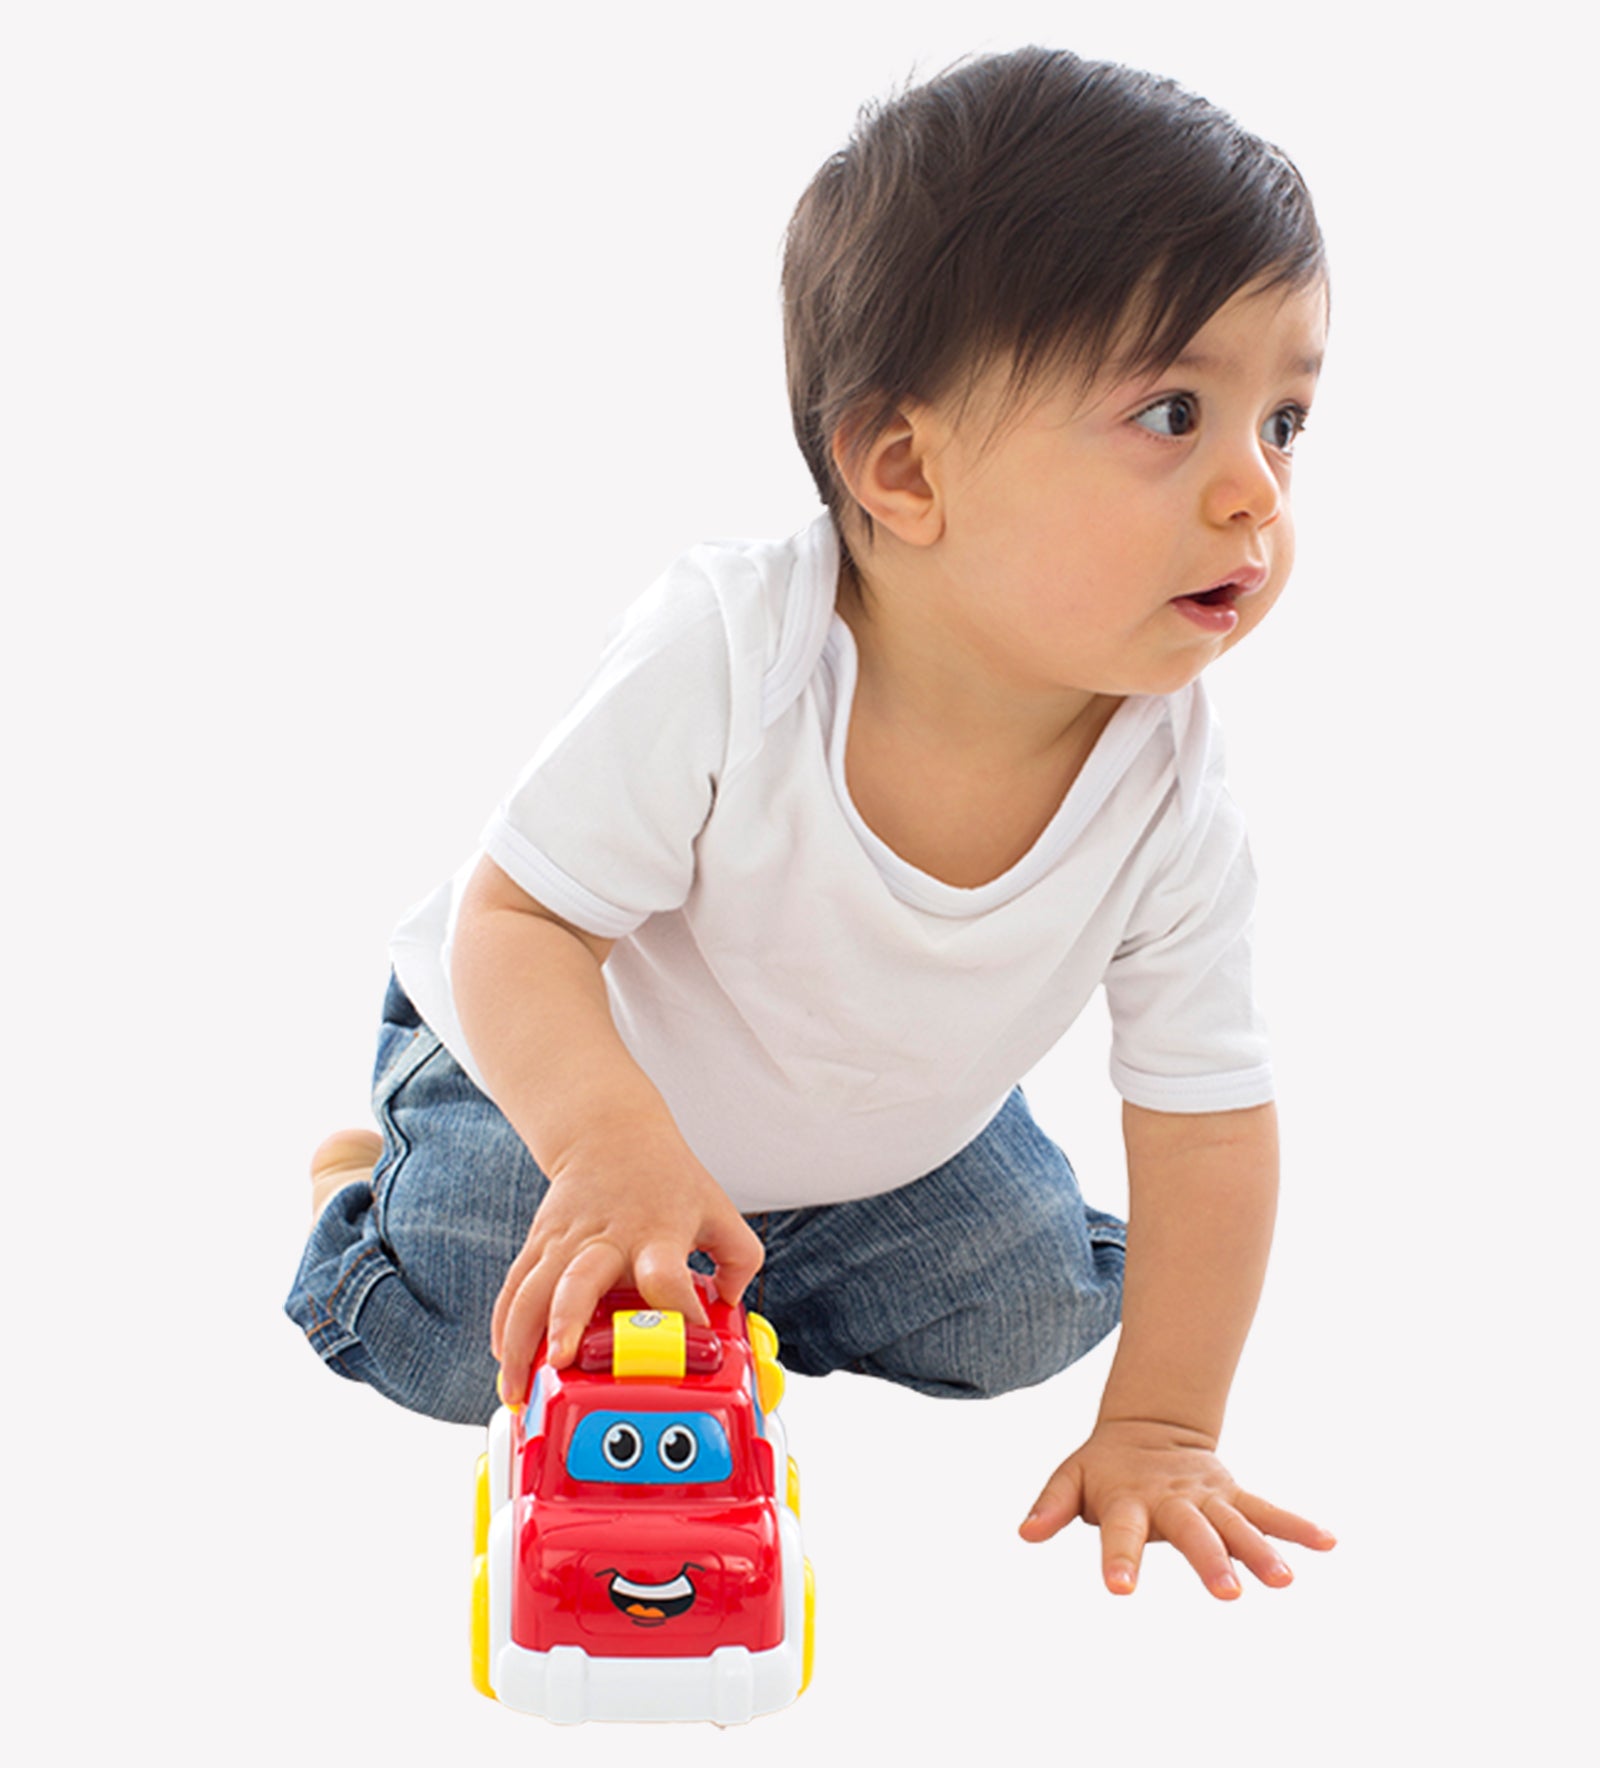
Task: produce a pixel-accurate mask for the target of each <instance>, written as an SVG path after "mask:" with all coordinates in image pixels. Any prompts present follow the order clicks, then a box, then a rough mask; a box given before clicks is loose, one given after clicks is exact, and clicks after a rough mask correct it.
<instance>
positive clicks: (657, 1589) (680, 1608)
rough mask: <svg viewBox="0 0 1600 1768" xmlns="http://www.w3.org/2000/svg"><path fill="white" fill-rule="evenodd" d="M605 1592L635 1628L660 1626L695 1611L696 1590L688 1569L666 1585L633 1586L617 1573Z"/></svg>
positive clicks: (613, 1575)
mask: <svg viewBox="0 0 1600 1768" xmlns="http://www.w3.org/2000/svg"><path fill="white" fill-rule="evenodd" d="M696 1569H698V1568H696ZM607 1589H608V1590H609V1592H610V1595H611V1600H612V1603H613V1604H614V1605H615V1606H616V1607H617V1608H619V1609H620V1610H621V1611H622V1612H623V1614H625V1615H626V1616H627V1617H628V1619H629V1620H630V1621H632V1622H633V1624H634V1625H635V1626H636V1627H659V1626H662V1625H663V1624H664V1623H665V1622H667V1621H670V1620H673V1619H674V1618H675V1617H677V1616H678V1615H681V1614H687V1613H688V1611H689V1610H690V1609H691V1608H693V1607H694V1597H695V1589H694V1585H693V1584H692V1583H691V1582H690V1581H689V1568H688V1566H685V1567H684V1568H683V1570H682V1571H681V1572H679V1573H678V1575H677V1577H675V1578H673V1579H671V1580H670V1581H669V1582H668V1583H665V1584H635V1583H634V1582H633V1581H632V1580H631V1579H629V1578H625V1577H623V1576H622V1575H621V1573H620V1572H613V1573H612V1574H611V1582H610V1584H609V1585H608V1586H607Z"/></svg>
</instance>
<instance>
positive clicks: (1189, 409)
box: [1133, 393, 1200, 436]
mask: <svg viewBox="0 0 1600 1768" xmlns="http://www.w3.org/2000/svg"><path fill="white" fill-rule="evenodd" d="M1133 421H1134V422H1135V423H1136V424H1138V425H1139V427H1140V428H1141V429H1144V430H1148V431H1149V432H1150V433H1151V435H1153V436H1189V435H1192V434H1193V433H1194V431H1195V428H1196V426H1197V425H1198V424H1199V422H1200V404H1199V401H1198V400H1197V399H1195V398H1194V396H1193V395H1192V394H1189V393H1169V394H1168V395H1167V396H1166V398H1165V399H1158V400H1157V401H1156V402H1155V404H1154V405H1147V406H1146V407H1145V408H1144V410H1143V411H1140V412H1135V414H1134V419H1133Z"/></svg>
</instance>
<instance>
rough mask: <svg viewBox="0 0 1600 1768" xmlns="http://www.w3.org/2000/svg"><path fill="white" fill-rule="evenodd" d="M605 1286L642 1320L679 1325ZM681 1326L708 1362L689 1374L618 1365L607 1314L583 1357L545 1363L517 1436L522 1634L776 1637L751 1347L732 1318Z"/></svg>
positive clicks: (720, 1639) (698, 1647)
mask: <svg viewBox="0 0 1600 1768" xmlns="http://www.w3.org/2000/svg"><path fill="white" fill-rule="evenodd" d="M610 1299H611V1301H612V1302H613V1303H620V1304H621V1305H620V1306H619V1307H617V1308H615V1310H614V1311H616V1312H619V1313H622V1314H623V1315H624V1316H625V1319H626V1322H627V1325H628V1326H629V1327H631V1329H632V1330H633V1331H634V1332H637V1333H640V1334H641V1335H643V1334H650V1333H659V1332H662V1331H669V1332H670V1331H672V1330H673V1328H672V1326H671V1325H670V1324H669V1323H668V1322H664V1321H663V1320H662V1317H661V1316H660V1315H657V1314H655V1313H653V1312H652V1311H651V1310H649V1309H647V1308H644V1307H643V1306H642V1304H641V1305H639V1306H635V1307H632V1308H631V1310H630V1308H629V1302H630V1300H631V1299H632V1298H628V1297H621V1296H616V1295H613V1297H612V1298H610ZM678 1330H681V1331H682V1332H683V1338H684V1347H683V1348H684V1351H685V1359H684V1360H685V1363H686V1364H687V1363H688V1362H689V1361H690V1360H691V1359H690V1357H689V1355H688V1353H689V1352H691V1351H692V1352H694V1353H695V1355H694V1357H693V1361H695V1362H697V1363H698V1364H699V1365H700V1367H699V1369H698V1370H696V1371H691V1370H689V1369H688V1368H686V1370H685V1373H684V1374H683V1375H682V1376H681V1377H673V1376H671V1375H665V1376H663V1375H650V1374H636V1375H631V1376H629V1375H622V1376H616V1375H613V1374H612V1372H611V1367H610V1365H611V1363H612V1361H613V1359H614V1345H613V1342H611V1341H610V1335H609V1334H608V1333H607V1332H606V1330H605V1329H604V1328H603V1327H602V1328H600V1329H598V1330H597V1329H593V1328H591V1331H590V1333H589V1335H588V1337H587V1339H586V1341H585V1343H584V1345H583V1347H581V1348H580V1351H579V1356H578V1367H577V1368H576V1369H566V1370H562V1371H560V1372H559V1373H558V1372H556V1371H554V1370H551V1369H549V1368H542V1369H541V1370H540V1372H539V1377H538V1380H539V1388H540V1391H539V1392H538V1394H537V1395H536V1396H535V1400H534V1403H533V1404H532V1405H530V1406H529V1407H528V1408H527V1409H526V1410H525V1411H524V1413H523V1434H522V1439H521V1448H520V1471H521V1492H522V1496H523V1502H522V1505H521V1506H520V1515H519V1524H520V1526H519V1529H518V1534H517V1576H516V1582H515V1584H514V1586H513V1599H512V1610H511V1636H512V1638H513V1639H514V1640H516V1641H517V1643H518V1644H519V1645H522V1646H525V1647H527V1648H528V1649H530V1650H533V1651H548V1650H550V1649H551V1647H552V1646H556V1645H578V1646H582V1647H583V1648H584V1649H585V1650H587V1651H590V1652H603V1653H605V1654H606V1655H608V1656H619V1657H650V1656H662V1655H670V1656H681V1655H688V1654H695V1653H705V1652H709V1651H711V1650H713V1649H715V1648H716V1647H718V1646H722V1645H744V1646H747V1647H748V1648H749V1649H750V1650H752V1651H763V1650H770V1649H771V1648H772V1647H774V1646H776V1645H778V1644H779V1643H781V1641H782V1638H783V1603H782V1565H781V1551H780V1543H779V1539H778V1518H777V1512H776V1506H775V1504H774V1501H773V1494H774V1487H775V1483H776V1482H775V1469H774V1463H773V1453H772V1445H771V1443H770V1442H768V1441H766V1440H765V1439H764V1438H762V1437H760V1436H759V1435H757V1416H758V1405H757V1401H756V1398H755V1391H754V1389H755V1382H754V1370H753V1367H752V1363H751V1359H750V1355H749V1352H748V1349H747V1347H746V1346H745V1345H744V1344H742V1343H740V1342H739V1340H738V1338H737V1337H735V1336H734V1335H733V1334H731V1333H724V1334H721V1335H719V1334H717V1333H716V1332H715V1331H707V1330H705V1329H703V1328H700V1329H697V1328H695V1327H692V1326H691V1327H688V1328H686V1329H684V1328H679V1329H678ZM585 1365H588V1367H585ZM622 1366H623V1367H627V1366H628V1363H627V1360H626V1357H624V1358H623V1359H622ZM530 1426H531V1427H533V1428H534V1429H535V1430H536V1432H537V1434H534V1435H532V1436H529V1435H528V1434H527V1433H528V1430H529V1428H530ZM516 1442H517V1437H516V1434H515V1433H514V1434H513V1444H514V1445H515V1444H516ZM516 1452H517V1451H516V1450H515V1448H514V1453H516Z"/></svg>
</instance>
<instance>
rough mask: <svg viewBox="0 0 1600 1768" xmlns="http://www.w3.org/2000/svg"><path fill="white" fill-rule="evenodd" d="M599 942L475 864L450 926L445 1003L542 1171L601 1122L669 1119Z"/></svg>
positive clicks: (556, 1165) (553, 1170)
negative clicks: (627, 1037) (608, 978)
mask: <svg viewBox="0 0 1600 1768" xmlns="http://www.w3.org/2000/svg"><path fill="white" fill-rule="evenodd" d="M609 950H610V945H609V942H607V941H604V940H600V939H596V938H594V937H592V936H590V935H587V934H583V933H580V932H579V931H578V930H577V929H575V928H572V927H570V926H568V925H567V924H566V923H564V922H562V921H559V920H557V919H555V918H554V917H553V916H551V915H549V914H548V913H547V912H545V911H543V910H541V909H540V908H539V906H538V905H537V904H535V903H534V902H533V901H532V899H531V898H530V897H528V896H527V895H526V894H525V893H524V892H522V891H521V890H520V889H519V888H518V887H517V886H516V885H514V884H513V883H512V882H511V881H510V880H509V879H508V878H506V877H505V875H504V874H503V873H501V872H499V871H498V869H497V868H495V867H493V866H492V865H491V864H490V863H489V862H487V861H483V862H480V864H479V868H478V871H477V872H476V873H475V874H474V876H473V879H472V881H471V883H470V884H469V886H468V889H467V894H466V896H465V898H464V900H463V902H462V905H461V912H460V915H459V917H458V921H457V927H456V935H455V941H454V949H453V953H452V961H451V982H452V986H453V989H454V993H455V1003H456V1012H457V1015H458V1017H459V1018H460V1021H461V1027H462V1030H463V1031H464V1032H465V1033H466V1037H467V1042H468V1044H469V1045H470V1046H471V1049H472V1054H473V1058H474V1060H475V1061H476V1062H477V1064H478V1067H479V1070H480V1071H481V1073H482V1074H483V1077H484V1080H485V1081H486V1082H487V1084H488V1088H489V1093H490V1096H491V1097H492V1098H493V1099H494V1101H495V1103H496V1104H497V1105H498V1106H499V1107H500V1109H501V1110H502V1111H503V1112H504V1113H505V1115H506V1117H507V1118H508V1119H509V1120H510V1122H511V1124H512V1127H513V1128H514V1129H515V1130H516V1131H517V1133H518V1135H520V1136H521V1137H522V1139H523V1141H524V1142H525V1143H526V1144H527V1146H528V1151H529V1152H530V1153H531V1154H532V1155H533V1157H534V1159H535V1161H537V1162H538V1164H539V1166H540V1167H541V1169H542V1170H543V1171H544V1172H545V1173H546V1174H547V1175H549V1176H554V1175H555V1174H557V1173H559V1172H560V1171H561V1170H562V1169H563V1167H565V1166H566V1165H567V1164H568V1161H569V1159H570V1158H571V1156H572V1154H573V1152H574V1150H576V1149H577V1148H579V1147H580V1146H581V1145H582V1144H583V1143H584V1142H585V1141H587V1140H592V1139H593V1138H594V1136H595V1135H596V1134H599V1135H602V1136H603V1135H604V1134H605V1132H606V1130H607V1128H608V1127H609V1128H614V1129H616V1130H622V1129H623V1128H624V1126H627V1127H628V1128H629V1129H630V1130H631V1129H632V1128H634V1127H635V1126H637V1125H640V1124H642V1123H645V1122H648V1123H649V1124H650V1126H651V1128H652V1129H653V1130H654V1131H656V1132H657V1133H661V1132H664V1131H665V1130H667V1129H668V1128H670V1126H671V1117H670V1115H669V1113H668V1111H667V1107H666V1104H665V1102H664V1101H663V1099H662V1097H661V1095H660V1093H659V1092H658V1091H657V1090H656V1088H655V1086H654V1085H653V1084H652V1082H651V1081H650V1079H649V1077H648V1076H647V1075H646V1074H645V1073H644V1071H643V1069H641V1068H640V1067H639V1065H638V1063H637V1062H635V1061H634V1059H633V1057H632V1055H631V1054H630V1053H629V1051H628V1050H627V1048H626V1046H625V1045H624V1044H623V1042H622V1039H621V1037H620V1036H619V1035H618V1033H617V1029H616V1026H615V1024H614V1023H613V1021H612V1018H611V1008H610V1003H609V1001H608V999H607V995H606V985H605V978H604V975H603V973H602V966H603V964H604V961H605V957H606V954H607V952H608V951H609Z"/></svg>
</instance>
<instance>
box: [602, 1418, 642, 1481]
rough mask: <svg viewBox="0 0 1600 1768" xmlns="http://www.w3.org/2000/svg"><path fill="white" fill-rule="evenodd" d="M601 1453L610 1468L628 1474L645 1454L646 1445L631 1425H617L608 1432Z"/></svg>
mask: <svg viewBox="0 0 1600 1768" xmlns="http://www.w3.org/2000/svg"><path fill="white" fill-rule="evenodd" d="M600 1453H601V1454H602V1455H604V1456H605V1458H606V1465H607V1466H608V1467H614V1468H616V1470H617V1471H618V1473H626V1472H627V1470H628V1469H629V1468H630V1467H632V1466H634V1465H635V1464H636V1463H637V1462H638V1459H639V1457H640V1455H642V1454H643V1453H644V1443H643V1442H642V1441H641V1439H640V1436H639V1433H638V1431H636V1430H635V1429H634V1428H633V1426H632V1425H631V1424H615V1425H613V1426H612V1427H611V1429H610V1430H608V1431H607V1432H606V1434H605V1440H604V1442H603V1443H602V1444H601V1446H600Z"/></svg>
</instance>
